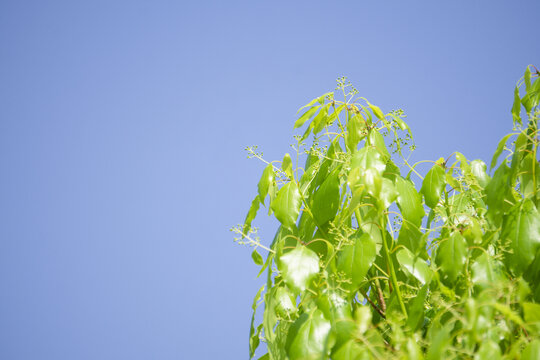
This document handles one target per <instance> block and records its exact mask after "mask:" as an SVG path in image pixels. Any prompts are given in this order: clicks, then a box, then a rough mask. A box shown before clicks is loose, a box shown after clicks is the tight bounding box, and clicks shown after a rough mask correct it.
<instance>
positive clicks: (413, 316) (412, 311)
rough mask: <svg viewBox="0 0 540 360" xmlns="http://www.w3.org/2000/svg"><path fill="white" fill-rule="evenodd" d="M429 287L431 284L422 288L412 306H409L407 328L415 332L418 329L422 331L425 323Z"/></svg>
mask: <svg viewBox="0 0 540 360" xmlns="http://www.w3.org/2000/svg"><path fill="white" fill-rule="evenodd" d="M428 287H429V284H426V285H424V286H422V288H421V289H420V291H418V293H417V294H416V296H415V297H414V298H413V299H412V301H411V305H410V306H409V311H408V313H409V317H408V318H407V326H408V327H409V329H411V330H412V331H413V332H416V331H417V330H418V329H420V327H421V326H422V324H423V323H424V311H425V304H424V301H425V300H426V296H427V292H428Z"/></svg>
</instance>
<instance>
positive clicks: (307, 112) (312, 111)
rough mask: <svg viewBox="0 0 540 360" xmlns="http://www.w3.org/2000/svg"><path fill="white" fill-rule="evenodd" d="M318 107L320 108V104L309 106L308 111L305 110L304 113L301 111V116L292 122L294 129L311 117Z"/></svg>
mask: <svg viewBox="0 0 540 360" xmlns="http://www.w3.org/2000/svg"><path fill="white" fill-rule="evenodd" d="M319 108H320V105H319V106H314V107H312V108H310V109H309V110H308V111H306V112H305V113H303V114H302V116H300V118H299V119H298V120H296V122H295V123H294V128H295V129H296V128H299V127H300V126H302V125H304V123H305V122H306V121H308V120H309V119H311V118H312V117H313V115H315V113H316V112H317V110H319Z"/></svg>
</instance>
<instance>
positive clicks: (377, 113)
mask: <svg viewBox="0 0 540 360" xmlns="http://www.w3.org/2000/svg"><path fill="white" fill-rule="evenodd" d="M367 104H368V106H369V108H370V109H371V111H373V114H375V116H376V117H378V118H379V119H381V120H382V119H384V114H383V112H382V111H381V109H380V108H379V107H378V106H375V105H373V104H370V103H369V102H368V103H367Z"/></svg>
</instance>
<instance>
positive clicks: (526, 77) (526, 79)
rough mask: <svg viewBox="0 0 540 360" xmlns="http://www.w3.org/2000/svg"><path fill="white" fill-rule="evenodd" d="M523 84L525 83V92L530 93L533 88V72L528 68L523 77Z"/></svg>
mask: <svg viewBox="0 0 540 360" xmlns="http://www.w3.org/2000/svg"><path fill="white" fill-rule="evenodd" d="M523 82H524V83H525V90H526V91H527V92H528V91H529V89H530V88H531V70H530V69H529V67H528V66H527V68H526V69H525V75H524V76H523Z"/></svg>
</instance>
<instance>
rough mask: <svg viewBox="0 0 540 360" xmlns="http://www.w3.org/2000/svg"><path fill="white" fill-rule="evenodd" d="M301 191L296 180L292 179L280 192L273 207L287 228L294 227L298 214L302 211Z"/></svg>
mask: <svg viewBox="0 0 540 360" xmlns="http://www.w3.org/2000/svg"><path fill="white" fill-rule="evenodd" d="M300 205H301V199H300V192H299V191H298V186H297V185H296V182H294V181H291V182H289V183H287V184H285V185H284V186H283V187H282V188H281V189H280V190H279V192H278V194H277V196H276V198H275V199H274V201H272V204H271V207H272V210H273V211H274V214H275V216H276V218H277V219H278V220H279V221H280V222H281V224H282V225H283V226H285V227H286V228H292V227H294V225H295V223H296V219H297V218H298V214H299V213H300Z"/></svg>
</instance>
